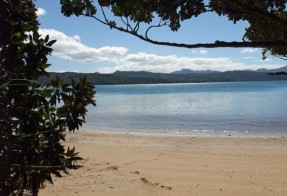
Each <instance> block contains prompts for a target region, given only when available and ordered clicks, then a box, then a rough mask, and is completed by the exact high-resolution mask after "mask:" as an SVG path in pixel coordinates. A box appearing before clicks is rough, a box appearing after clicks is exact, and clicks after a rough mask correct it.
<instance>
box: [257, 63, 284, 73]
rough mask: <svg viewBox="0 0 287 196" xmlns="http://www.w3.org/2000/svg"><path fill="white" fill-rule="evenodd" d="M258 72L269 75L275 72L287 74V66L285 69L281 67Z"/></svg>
mask: <svg viewBox="0 0 287 196" xmlns="http://www.w3.org/2000/svg"><path fill="white" fill-rule="evenodd" d="M256 71H257V72H268V73H275V72H287V65H286V66H284V67H280V68H278V69H264V68H263V69H258V70H256Z"/></svg>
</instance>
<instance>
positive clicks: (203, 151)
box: [39, 130, 287, 196]
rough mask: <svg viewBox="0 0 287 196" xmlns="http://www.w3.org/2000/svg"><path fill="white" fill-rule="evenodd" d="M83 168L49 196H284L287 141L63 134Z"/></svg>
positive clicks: (53, 187)
mask: <svg viewBox="0 0 287 196" xmlns="http://www.w3.org/2000/svg"><path fill="white" fill-rule="evenodd" d="M65 143H66V145H67V146H70V147H74V146H75V147H76V151H78V152H80V153H79V155H80V156H82V157H83V158H84V160H83V161H81V162H79V164H81V165H83V166H84V167H83V168H80V169H78V170H71V171H70V174H71V175H68V176H65V177H63V178H61V179H59V178H53V181H54V185H50V184H48V183H46V188H45V189H43V190H40V193H39V195H40V196H48V195H58V196H65V195H67V196H68V195H85V196H92V195H104V196H105V195H106V196H116V195H123V196H124V195H139V196H141V195H142V196H144V195H183V196H185V195H186V196H187V195H287V186H286V185H287V179H286V176H287V164H286V161H287V139H286V138H281V137H279V138H274V137H272V138H270V137H264V138H258V137H236V136H222V137H213V136H211V137H206V136H203V137H201V136H185V135H184V136H178V135H175V136H171V135H161V134H160V135H150V134H148V135H147V134H139V133H126V132H124V133H111V132H98V131H97V132H93V131H92V130H90V131H88V130H86V131H78V132H75V133H67V137H66V142H65Z"/></svg>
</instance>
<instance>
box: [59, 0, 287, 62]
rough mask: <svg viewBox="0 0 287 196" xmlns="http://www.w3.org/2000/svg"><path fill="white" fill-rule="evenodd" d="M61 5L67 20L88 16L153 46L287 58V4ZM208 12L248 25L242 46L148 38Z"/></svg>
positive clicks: (167, 0) (145, 1) (156, 0)
mask: <svg viewBox="0 0 287 196" xmlns="http://www.w3.org/2000/svg"><path fill="white" fill-rule="evenodd" d="M78 4H81V5H80V6H79V5H78ZM84 4H86V5H88V6H87V7H86V8H87V9H92V10H96V6H98V7H100V8H101V10H102V13H103V16H104V19H100V17H99V16H98V13H96V12H93V13H92V15H91V12H87V11H85V8H84V7H82V6H83V5H84ZM61 5H62V12H63V14H64V15H65V16H71V15H72V14H74V15H76V16H79V15H85V16H89V17H92V18H94V19H96V20H97V21H99V22H101V23H103V24H105V25H108V26H109V27H110V28H114V29H117V30H119V31H123V32H126V33H129V34H131V35H134V36H136V37H138V38H140V39H142V40H144V41H147V42H150V43H153V44H158V45H166V46H175V47H185V48H198V47H206V48H215V47H260V48H263V49H264V50H263V58H266V55H267V54H271V55H274V56H279V57H281V58H285V59H286V58H287V50H286V48H287V38H286V36H287V11H286V5H287V0H256V1H252V0H209V1H204V0H135V1H129V0H98V4H97V5H96V4H95V3H93V2H92V1H89V0H85V1H80V0H78V1H77V0H61ZM67 7H73V9H72V8H70V9H67ZM103 8H106V9H108V10H109V11H110V12H112V13H113V14H114V16H115V17H120V18H121V21H122V22H123V25H119V24H117V23H116V22H115V21H116V20H114V19H113V20H110V19H108V18H107V15H106V14H105V11H104V9H103ZM208 12H213V13H216V14H218V15H219V16H226V17H227V18H228V20H230V21H231V22H234V23H236V22H238V21H247V22H248V23H249V24H250V26H249V27H248V28H246V33H245V35H244V37H243V38H242V42H225V41H224V40H222V41H218V40H215V41H214V43H208V44H201V43H196V44H181V43H171V42H161V41H156V40H153V39H150V38H149V37H148V32H149V30H150V29H151V28H154V27H162V26H166V25H168V26H169V28H170V30H172V31H177V30H178V29H179V28H180V27H181V23H182V21H185V20H189V19H192V18H195V17H197V16H199V15H200V14H206V13H208ZM158 19H160V22H159V24H158V25H154V24H152V23H153V22H155V21H157V20H158ZM132 23H133V24H134V27H133V26H132ZM142 23H145V24H148V25H149V27H148V28H146V31H145V35H143V34H141V33H140V31H139V29H140V24H142ZM222 31H224V29H222Z"/></svg>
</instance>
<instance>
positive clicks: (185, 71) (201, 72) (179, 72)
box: [171, 69, 220, 74]
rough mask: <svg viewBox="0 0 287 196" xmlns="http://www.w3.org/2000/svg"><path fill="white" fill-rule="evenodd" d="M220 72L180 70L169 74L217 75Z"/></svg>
mask: <svg viewBox="0 0 287 196" xmlns="http://www.w3.org/2000/svg"><path fill="white" fill-rule="evenodd" d="M219 72H220V71H211V70H191V69H182V70H179V71H174V72H171V74H193V73H198V74H210V73H219Z"/></svg>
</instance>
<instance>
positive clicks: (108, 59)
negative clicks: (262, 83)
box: [40, 29, 280, 73]
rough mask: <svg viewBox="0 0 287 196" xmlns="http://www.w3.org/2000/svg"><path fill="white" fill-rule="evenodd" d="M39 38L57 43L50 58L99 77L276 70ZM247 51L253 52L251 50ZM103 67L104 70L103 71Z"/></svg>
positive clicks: (56, 34)
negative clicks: (88, 67) (89, 66)
mask: <svg viewBox="0 0 287 196" xmlns="http://www.w3.org/2000/svg"><path fill="white" fill-rule="evenodd" d="M40 34H42V35H43V36H45V35H47V34H49V36H50V39H51V40H52V39H56V40H57V42H56V43H55V44H54V45H53V49H54V51H53V53H52V54H53V55H55V56H57V57H59V58H62V59H68V60H71V61H77V62H81V63H93V64H95V69H94V71H98V72H101V73H112V72H114V71H117V70H120V71H150V72H161V73H169V72H173V71H177V70H181V69H192V70H218V71H229V70H243V69H253V70H254V69H258V68H263V67H268V68H278V67H280V65H276V64H269V65H267V64H265V65H264V66H262V62H261V63H260V62H258V63H255V62H254V64H245V63H241V62H238V61H237V60H232V59H231V58H227V57H218V58H203V57H201V58H199V57H197V58H191V57H179V56H176V55H168V56H163V55H157V54H151V53H146V52H139V53H128V49H127V48H124V47H115V46H105V47H101V48H94V47H90V46H87V45H85V44H83V43H82V42H81V38H80V36H78V35H73V36H68V35H66V34H65V33H63V32H60V31H57V30H55V29H40ZM249 51H253V49H251V50H249ZM194 52H195V53H197V54H206V53H207V52H208V51H207V50H203V49H202V50H198V51H196V50H194ZM192 53H193V51H192ZM97 63H100V64H98V65H100V66H101V67H100V66H99V67H97ZM104 64H106V65H108V67H107V66H106V67H103V65H104ZM80 71H81V70H80Z"/></svg>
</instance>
